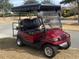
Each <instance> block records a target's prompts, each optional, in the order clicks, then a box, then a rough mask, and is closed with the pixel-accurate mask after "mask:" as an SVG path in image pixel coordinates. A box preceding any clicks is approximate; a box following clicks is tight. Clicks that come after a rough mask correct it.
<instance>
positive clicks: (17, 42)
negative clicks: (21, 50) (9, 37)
mask: <svg viewBox="0 0 79 59" xmlns="http://www.w3.org/2000/svg"><path fill="white" fill-rule="evenodd" d="M16 44H17V46H20V47H21V46H23V42H22V40H21V38H18V37H17V40H16Z"/></svg>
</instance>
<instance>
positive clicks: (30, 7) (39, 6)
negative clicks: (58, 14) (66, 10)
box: [12, 4, 61, 12]
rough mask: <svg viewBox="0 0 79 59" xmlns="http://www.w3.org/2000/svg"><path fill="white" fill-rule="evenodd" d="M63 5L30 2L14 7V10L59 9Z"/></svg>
mask: <svg viewBox="0 0 79 59" xmlns="http://www.w3.org/2000/svg"><path fill="white" fill-rule="evenodd" d="M59 10H61V6H58V5H46V4H28V5H22V6H18V7H14V8H12V12H31V11H59Z"/></svg>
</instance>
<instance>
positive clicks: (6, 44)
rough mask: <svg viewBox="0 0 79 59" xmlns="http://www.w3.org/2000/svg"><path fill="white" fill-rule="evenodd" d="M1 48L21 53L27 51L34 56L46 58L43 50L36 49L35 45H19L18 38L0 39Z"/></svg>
mask: <svg viewBox="0 0 79 59" xmlns="http://www.w3.org/2000/svg"><path fill="white" fill-rule="evenodd" d="M0 50H3V51H7V52H8V51H16V52H19V53H26V55H27V54H31V55H33V56H37V57H40V58H45V59H46V57H45V56H44V54H43V52H42V51H40V50H38V49H35V48H33V47H28V46H24V47H18V46H17V45H16V40H15V39H14V38H3V39H0Z"/></svg>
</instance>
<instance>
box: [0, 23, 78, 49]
mask: <svg viewBox="0 0 79 59" xmlns="http://www.w3.org/2000/svg"><path fill="white" fill-rule="evenodd" d="M66 32H68V33H70V35H71V42H72V45H71V47H72V48H79V32H78V31H66ZM6 37H12V25H11V24H7V25H4V24H2V25H0V38H6Z"/></svg>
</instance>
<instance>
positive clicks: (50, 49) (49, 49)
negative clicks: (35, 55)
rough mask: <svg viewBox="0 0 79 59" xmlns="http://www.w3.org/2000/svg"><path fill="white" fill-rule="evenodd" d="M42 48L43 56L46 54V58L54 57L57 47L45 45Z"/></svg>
mask: <svg viewBox="0 0 79 59" xmlns="http://www.w3.org/2000/svg"><path fill="white" fill-rule="evenodd" d="M43 50H44V54H45V56H47V57H48V58H52V57H54V56H55V55H56V53H57V47H55V46H52V45H45V46H44V49H43Z"/></svg>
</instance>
